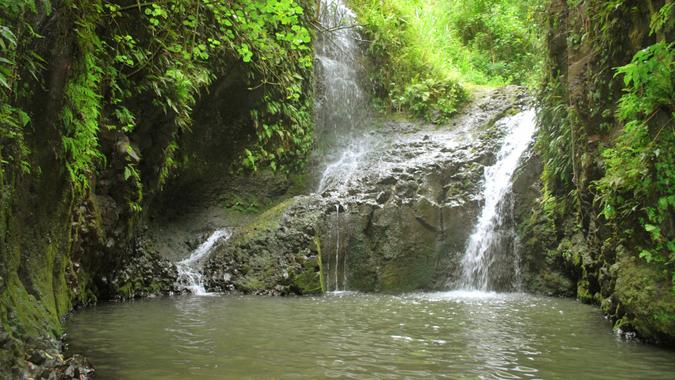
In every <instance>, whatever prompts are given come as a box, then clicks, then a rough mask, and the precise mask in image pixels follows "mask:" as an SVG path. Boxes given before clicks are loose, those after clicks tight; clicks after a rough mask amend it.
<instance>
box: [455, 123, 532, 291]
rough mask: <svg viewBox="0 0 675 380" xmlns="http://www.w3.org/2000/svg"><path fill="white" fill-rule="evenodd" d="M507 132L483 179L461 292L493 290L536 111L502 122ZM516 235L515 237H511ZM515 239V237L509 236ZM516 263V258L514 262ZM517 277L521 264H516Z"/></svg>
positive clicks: (465, 253) (465, 257)
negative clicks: (511, 196) (516, 180)
mask: <svg viewBox="0 0 675 380" xmlns="http://www.w3.org/2000/svg"><path fill="white" fill-rule="evenodd" d="M500 124H501V126H502V127H503V128H505V129H506V130H507V134H506V137H505V139H504V143H503V145H502V147H501V149H500V150H499V153H498V154H497V161H496V162H495V164H494V165H492V166H490V167H488V168H486V169H485V173H484V177H483V181H484V182H483V195H484V198H485V204H484V206H483V209H482V210H481V213H480V216H479V218H478V221H477V222H476V225H475V226H474V228H473V231H472V233H471V236H470V237H469V241H468V243H467V246H466V250H465V252H464V257H463V258H462V262H461V267H462V273H461V279H460V282H459V287H460V288H461V289H473V290H489V289H490V281H491V280H492V278H491V276H490V274H491V273H490V272H491V266H492V264H493V263H495V261H496V259H497V256H498V255H508V254H509V252H502V249H500V248H501V244H500V240H501V239H500V237H501V236H500V231H499V230H500V228H502V227H503V221H504V218H505V216H506V215H505V213H507V212H510V210H511V209H510V208H509V207H504V206H505V205H504V203H505V200H506V198H507V196H508V195H509V194H510V193H511V185H512V182H511V178H512V176H513V173H514V172H515V171H516V169H517V167H518V163H519V161H520V158H521V156H522V155H523V153H525V151H526V150H527V148H528V146H529V145H530V143H531V142H532V139H533V136H534V131H535V124H536V122H535V111H534V110H527V111H524V112H521V113H519V114H517V115H515V116H512V117H508V118H505V119H503V120H502V121H500ZM507 235H512V234H507ZM507 237H509V238H511V239H513V236H507ZM513 259H514V260H515V257H514V258H513ZM514 265H515V267H514V271H515V272H516V273H517V263H515V264H514Z"/></svg>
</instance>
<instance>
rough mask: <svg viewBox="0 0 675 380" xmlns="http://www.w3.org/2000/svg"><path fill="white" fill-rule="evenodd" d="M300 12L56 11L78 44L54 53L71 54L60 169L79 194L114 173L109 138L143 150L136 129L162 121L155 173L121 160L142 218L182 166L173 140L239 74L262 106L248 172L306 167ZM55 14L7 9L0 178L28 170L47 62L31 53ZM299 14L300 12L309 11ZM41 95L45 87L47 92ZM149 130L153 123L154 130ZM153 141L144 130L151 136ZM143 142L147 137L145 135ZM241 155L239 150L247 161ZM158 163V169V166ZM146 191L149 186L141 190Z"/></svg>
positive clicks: (1, 58)
mask: <svg viewBox="0 0 675 380" xmlns="http://www.w3.org/2000/svg"><path fill="white" fill-rule="evenodd" d="M299 1H301V0H255V1H242V0H238V1H228V2H222V1H214V0H197V1H194V0H155V1H149V2H131V3H129V2H127V1H102V0H95V1H84V0H69V1H65V2H63V3H59V5H58V7H59V9H58V10H57V11H58V12H55V14H56V13H58V15H59V17H62V18H63V19H68V20H72V22H73V25H72V26H70V28H72V29H71V30H68V31H67V32H72V34H66V35H65V36H66V37H67V38H64V39H63V40H62V41H58V43H59V44H63V45H64V46H66V47H68V46H70V47H72V51H73V56H72V62H71V63H69V65H68V67H67V69H66V73H65V74H66V76H67V78H66V84H65V88H64V104H63V109H62V110H61V112H60V122H61V125H60V127H59V128H60V130H59V131H60V133H61V136H62V144H63V158H64V164H65V167H66V168H67V172H68V173H69V174H70V178H71V182H72V184H73V186H74V188H75V189H76V191H78V192H80V193H82V192H84V191H86V190H87V189H88V186H89V184H90V182H91V178H92V177H93V176H94V175H95V174H96V173H97V172H98V171H99V170H101V169H103V168H105V166H106V165H108V164H110V162H109V161H110V159H112V158H114V157H111V156H110V154H109V153H108V152H109V150H110V149H109V148H106V147H105V146H101V144H102V143H101V141H100V140H99V139H100V138H101V136H102V134H104V133H105V134H107V135H112V136H125V137H124V138H120V139H119V141H125V140H130V141H133V140H134V139H135V138H142V137H141V136H144V135H136V132H137V130H138V127H139V126H140V125H143V123H148V120H149V117H148V115H152V116H151V118H150V120H152V118H154V119H156V116H155V115H157V114H160V115H161V114H163V115H164V117H165V119H166V120H169V121H170V122H169V123H164V125H157V126H153V127H155V128H162V129H163V130H162V132H161V134H162V135H163V136H166V138H163V139H162V140H161V141H159V142H156V143H159V144H160V146H158V147H155V148H159V151H160V152H161V157H160V162H159V164H158V165H157V166H158V167H157V168H155V169H154V171H153V172H152V173H143V172H142V170H141V168H142V167H143V166H142V165H138V161H139V160H141V159H142V158H143V157H141V156H142V154H143V153H144V152H141V151H134V150H133V148H131V145H129V148H130V149H131V150H130V151H128V154H127V155H126V156H124V157H123V161H124V162H123V164H124V165H117V164H115V167H121V168H123V169H120V170H124V173H120V175H119V177H123V178H124V180H125V181H126V182H127V183H128V184H129V187H130V191H129V192H128V194H129V197H130V199H129V204H130V208H131V209H132V210H135V211H137V210H138V209H139V208H140V203H141V200H142V199H143V188H144V183H145V184H146V185H147V184H152V186H153V187H157V188H161V187H162V185H163V184H164V183H165V181H166V180H167V178H168V177H169V176H170V175H171V173H172V172H173V171H174V169H175V168H176V167H177V166H178V162H177V160H176V158H175V157H176V154H177V152H178V150H179V146H178V144H177V139H178V137H179V136H180V134H181V133H189V130H190V128H191V126H192V120H193V115H192V108H193V107H194V105H195V104H196V102H197V100H198V98H199V95H200V94H202V93H204V92H205V91H206V90H207V88H208V86H209V84H210V83H211V82H212V79H213V78H215V77H218V76H220V75H225V74H227V73H229V72H230V71H231V70H232V69H233V68H234V66H243V67H244V69H243V70H242V71H243V72H245V73H246V74H247V77H246V78H244V80H245V81H247V83H248V85H249V87H250V89H251V91H255V93H256V96H255V97H256V98H259V99H260V101H259V102H258V104H257V105H256V106H255V107H254V109H253V110H252V111H251V119H252V122H253V127H254V128H255V134H256V136H257V137H256V138H255V139H254V142H253V145H252V146H250V147H248V149H247V150H245V151H244V152H248V153H249V154H250V156H247V157H250V158H251V160H250V163H249V165H248V167H249V168H250V169H256V168H258V167H264V166H269V167H271V168H272V169H273V170H290V169H295V168H297V167H299V166H302V165H303V163H304V160H305V157H306V155H307V153H308V151H309V149H310V148H311V143H312V140H311V136H312V127H313V124H312V118H311V116H310V115H311V104H312V103H311V83H310V79H311V76H312V50H311V45H310V43H311V35H310V32H309V30H308V29H307V28H306V27H305V25H306V24H307V19H306V17H307V16H306V15H305V10H304V7H303V5H305V6H306V4H307V2H304V3H301V2H299ZM46 4H48V2H44V3H43V4H41V5H38V3H36V2H35V1H33V0H18V1H13V2H9V3H3V4H2V5H0V15H2V17H3V18H2V20H0V21H2V23H0V25H2V26H0V100H2V106H1V107H0V142H2V148H1V149H0V170H2V168H3V166H5V165H7V164H10V163H12V162H14V161H17V162H23V163H24V164H23V166H22V167H23V168H24V169H25V170H28V169H29V166H28V164H27V163H26V161H22V160H24V159H25V158H26V157H27V156H28V154H29V152H28V149H27V147H26V145H25V143H24V127H25V126H26V125H27V124H28V123H29V122H30V117H29V115H28V113H27V112H24V111H23V110H22V109H21V108H19V107H18V106H16V104H25V103H27V102H28V101H29V99H30V96H31V94H30V93H28V92H26V91H24V90H23V89H24V88H29V87H30V86H28V85H27V83H25V81H22V80H21V79H23V78H21V75H25V74H30V75H31V76H32V77H34V78H35V79H37V80H41V79H42V78H43V76H44V71H42V69H43V68H44V66H45V64H46V62H44V61H43V60H42V59H41V58H40V57H39V56H38V55H37V54H36V53H35V52H33V51H32V50H31V49H32V46H33V45H35V43H34V42H35V40H36V39H39V38H41V37H40V36H38V35H37V34H36V33H35V32H34V31H33V30H34V29H37V27H38V26H39V25H38V22H40V21H41V20H43V19H44V16H45V15H49V14H50V12H51V9H48V8H46V7H47V6H46ZM301 4H302V5H301ZM5 17H6V18H5ZM42 85H45V83H42ZM150 122H152V121H150ZM145 127H146V129H147V127H148V125H145ZM146 134H147V132H146ZM242 150H243V149H242ZM153 160H154V158H153ZM145 187H146V188H147V186H145Z"/></svg>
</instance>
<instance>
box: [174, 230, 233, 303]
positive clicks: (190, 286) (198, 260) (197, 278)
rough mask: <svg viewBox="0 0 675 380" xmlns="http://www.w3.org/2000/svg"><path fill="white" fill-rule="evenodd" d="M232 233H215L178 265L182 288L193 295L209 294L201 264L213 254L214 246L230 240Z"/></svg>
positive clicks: (225, 231) (218, 231) (223, 231)
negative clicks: (205, 286)
mask: <svg viewBox="0 0 675 380" xmlns="http://www.w3.org/2000/svg"><path fill="white" fill-rule="evenodd" d="M231 236H232V231H231V230H229V229H227V228H224V229H220V230H216V231H214V232H213V233H212V234H211V236H209V238H208V239H206V241H205V242H203V243H202V244H200V245H199V247H197V249H195V250H194V251H192V253H191V254H190V257H188V258H187V259H185V260H181V261H179V262H177V263H176V269H177V271H178V281H177V283H178V284H179V286H180V287H182V288H184V289H187V290H189V291H190V293H192V294H196V295H204V294H208V292H207V291H206V289H205V288H204V279H203V276H202V273H201V264H202V261H203V259H204V258H205V257H206V255H208V254H209V253H210V252H211V249H212V248H213V246H214V245H215V244H216V243H217V242H218V241H220V240H221V239H225V240H227V239H229V238H230V237H231Z"/></svg>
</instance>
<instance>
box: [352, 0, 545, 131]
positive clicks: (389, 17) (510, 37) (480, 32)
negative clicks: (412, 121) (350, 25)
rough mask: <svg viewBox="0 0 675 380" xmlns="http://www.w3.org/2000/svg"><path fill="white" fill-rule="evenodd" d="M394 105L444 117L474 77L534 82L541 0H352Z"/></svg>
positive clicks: (379, 89)
mask: <svg viewBox="0 0 675 380" xmlns="http://www.w3.org/2000/svg"><path fill="white" fill-rule="evenodd" d="M350 3H351V4H353V5H354V9H356V10H357V14H358V16H359V23H360V24H361V25H362V33H363V34H364V37H365V40H366V46H367V51H368V53H369V56H370V58H371V60H372V70H371V75H372V81H373V84H374V86H375V89H376V93H377V94H378V95H379V97H380V99H381V100H382V102H383V104H382V105H383V106H384V107H385V108H387V109H389V110H396V111H406V112H409V113H411V114H413V115H415V116H418V117H423V118H425V119H427V120H433V121H442V120H444V119H447V117H449V116H450V115H452V114H453V113H455V112H456V111H457V110H458V108H459V107H460V106H461V104H462V103H463V102H464V101H466V100H467V98H468V95H469V94H468V92H469V91H470V90H471V89H472V88H473V87H475V85H490V86H499V85H505V84H522V85H533V84H534V83H535V81H536V79H537V72H538V69H537V68H538V67H539V64H540V62H541V56H540V55H539V54H537V49H538V47H539V43H538V41H539V40H538V34H537V31H536V28H532V27H531V26H532V24H533V23H534V22H535V21H536V17H537V12H538V6H539V2H538V1H514V0H480V1H470V0H466V1H464V0H462V1H422V0H414V1H408V0H351V1H350Z"/></svg>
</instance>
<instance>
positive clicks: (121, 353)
mask: <svg viewBox="0 0 675 380" xmlns="http://www.w3.org/2000/svg"><path fill="white" fill-rule="evenodd" d="M67 340H68V342H69V344H70V352H71V353H81V354H85V355H87V356H88V357H89V358H90V359H91V360H92V361H93V363H94V364H95V365H96V366H97V370H98V371H97V374H98V378H100V379H321V378H353V379H428V378H438V379H441V378H443V379H445V378H447V379H475V378H485V379H536V378H543V379H563V378H579V379H581V378H583V379H635V378H648V379H672V378H673V374H675V353H674V352H671V351H667V350H663V349H659V348H655V347H651V346H647V345H642V344H638V343H634V342H624V341H621V340H620V339H618V338H617V337H615V336H614V335H613V334H612V333H611V330H610V326H609V324H608V323H607V321H605V320H604V319H602V318H601V316H600V314H599V311H598V310H597V309H595V308H593V307H590V306H586V305H581V304H578V303H576V302H575V301H572V300H560V299H552V298H541V297H535V296H531V295H525V294H499V293H485V292H467V291H455V292H446V293H429V294H410V295H403V296H386V295H363V294H355V293H350V292H341V293H333V294H331V295H329V296H325V297H315V298H266V297H228V296H213V297H193V296H184V297H174V298H162V299H154V300H144V301H136V302H129V303H123V304H114V305H101V306H97V307H92V308H89V309H86V310H83V311H80V312H78V313H76V314H75V315H74V316H73V317H72V318H71V319H70V320H69V321H68V339H67Z"/></svg>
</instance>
